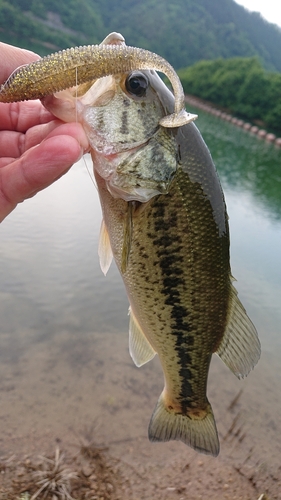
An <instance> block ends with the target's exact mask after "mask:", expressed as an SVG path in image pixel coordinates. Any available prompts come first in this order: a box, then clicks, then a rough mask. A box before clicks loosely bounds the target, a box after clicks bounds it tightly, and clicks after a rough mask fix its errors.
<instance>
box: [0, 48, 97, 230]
mask: <svg viewBox="0 0 281 500" xmlns="http://www.w3.org/2000/svg"><path fill="white" fill-rule="evenodd" d="M0 53H1V60H2V61H1V63H0V82H1V83H4V82H5V81H6V79H7V78H8V76H9V75H10V74H11V73H12V72H13V71H14V70H15V69H16V68H17V67H18V66H20V65H23V64H27V63H30V62H32V61H35V60H37V59H39V56H38V55H37V54H34V53H33V52H29V51H27V50H23V49H19V48H17V47H12V46H10V45H7V44H4V43H0ZM88 149H89V143H88V139H87V137H86V134H85V132H84V130H83V128H82V126H81V125H80V124H78V123H63V122H61V121H60V120H57V119H55V118H54V116H53V115H52V114H51V113H49V112H48V111H47V110H46V109H45V108H44V107H43V106H42V104H41V102H40V101H24V102H19V103H11V104H3V103H0V222H1V221H2V220H3V219H4V218H5V217H6V216H7V215H8V214H9V213H10V212H11V211H12V210H13V209H14V208H15V207H16V205H17V204H18V203H20V202H22V201H24V200H25V199H26V198H30V197H32V196H34V195H35V194H36V193H37V192H38V191H41V190H42V189H44V188H46V187H47V186H49V185H50V184H52V183H53V182H54V181H55V180H57V179H58V178H59V177H61V176H62V175H63V174H65V173H66V172H67V171H68V169H69V168H70V167H71V165H73V163H75V162H76V161H77V160H78V159H79V158H80V157H81V156H82V155H83V154H84V152H86V151H87V150H88Z"/></svg>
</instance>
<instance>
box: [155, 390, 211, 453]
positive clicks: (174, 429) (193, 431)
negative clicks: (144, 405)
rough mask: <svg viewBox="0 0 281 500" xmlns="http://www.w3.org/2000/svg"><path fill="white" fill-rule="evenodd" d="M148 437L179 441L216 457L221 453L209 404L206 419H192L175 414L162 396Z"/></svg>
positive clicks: (156, 439)
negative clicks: (167, 406)
mask: <svg viewBox="0 0 281 500" xmlns="http://www.w3.org/2000/svg"><path fill="white" fill-rule="evenodd" d="M148 436H149V440H150V441H170V440H173V439H174V440H179V441H183V443H185V444H187V445H188V446H191V448H194V450H196V451H199V452H200V453H206V454H207V455H213V456H214V457H216V456H217V455H218V454H219V451H220V445H219V439H218V433H217V428H216V423H215V419H214V415H213V411H212V407H211V405H210V404H208V407H207V414H206V416H205V417H204V418H202V419H198V418H191V417H189V416H186V415H183V414H180V413H175V412H174V411H171V410H169V409H168V408H166V406H165V402H164V398H163V394H161V396H160V398H159V400H158V403H157V405H156V408H155V410H154V412H153V414H152V417H151V420H150V423H149V428H148Z"/></svg>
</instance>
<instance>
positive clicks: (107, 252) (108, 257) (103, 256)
mask: <svg viewBox="0 0 281 500" xmlns="http://www.w3.org/2000/svg"><path fill="white" fill-rule="evenodd" d="M98 254H99V258H100V267H101V270H102V272H103V274H104V275H106V273H107V271H108V269H109V268H110V264H111V262H112V258H113V254H112V250H111V245H110V240H109V234H108V231H107V229H106V225H105V223H104V220H102V223H101V228H100V238H99V248H98Z"/></svg>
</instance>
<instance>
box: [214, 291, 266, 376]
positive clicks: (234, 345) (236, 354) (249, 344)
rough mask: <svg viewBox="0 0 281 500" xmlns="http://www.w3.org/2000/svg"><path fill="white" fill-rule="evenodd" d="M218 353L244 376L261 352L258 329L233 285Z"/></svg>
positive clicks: (234, 369)
mask: <svg viewBox="0 0 281 500" xmlns="http://www.w3.org/2000/svg"><path fill="white" fill-rule="evenodd" d="M217 354H218V355H219V356H220V358H221V359H222V360H223V362H224V363H225V364H226V365H227V366H228V368H230V370H231V371H232V372H233V373H234V374H235V375H236V376H237V377H238V378H243V377H246V375H248V373H249V372H250V371H251V370H252V369H253V368H254V366H255V365H256V363H257V362H258V360H259V358H260V354H261V348H260V341H259V339H258V335H257V331H256V329H255V327H254V325H253V323H252V322H251V320H250V319H249V317H248V316H247V313H246V310H245V309H244V307H243V305H242V304H241V302H240V300H239V299H238V297H237V291H236V289H235V288H234V286H233V285H231V293H230V313H229V319H228V323H227V327H226V331H225V334H224V336H223V338H222V341H221V343H220V346H219V348H218V349H217Z"/></svg>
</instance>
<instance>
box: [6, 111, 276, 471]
mask: <svg viewBox="0 0 281 500" xmlns="http://www.w3.org/2000/svg"><path fill="white" fill-rule="evenodd" d="M197 125H198V127H199V128H200V130H201V132H202V134H203V137H204V138H205V141H206V142H207V144H208V146H209V148H210V150H211V152H212V156H213V158H214V160H215V163H216V166H217V169H218V171H219V174H220V178H221V182H222V185H223V189H224V192H225V197H226V202H227V206H228V212H229V217H230V229H231V262H232V272H233V275H234V276H235V278H236V279H237V283H236V286H237V289H238V291H239V296H240V298H241V300H242V302H243V304H244V305H245V307H246V309H247V311H248V313H249V315H250V317H251V319H252V320H253V322H254V323H255V325H256V327H257V329H258V331H259V336H260V339H261V343H262V349H263V356H262V359H261V361H260V363H259V365H258V367H257V368H256V369H255V370H254V372H253V373H251V375H250V376H249V377H248V379H247V380H246V381H245V382H240V381H236V379H235V377H234V376H233V375H232V374H231V373H230V372H229V370H228V369H227V368H226V367H224V366H223V364H222V363H221V362H220V361H219V360H217V359H215V360H214V364H213V367H212V371H211V377H210V384H209V395H210V399H211V401H212V404H213V407H214V412H215V415H216V419H217V423H218V429H219V433H220V438H221V442H222V456H225V457H228V458H229V457H231V459H233V460H234V459H237V460H238V459H239V460H242V459H243V460H246V459H247V457H248V456H250V455H249V453H250V451H249V450H252V449H253V447H254V449H255V460H254V461H255V463H256V462H259V461H262V460H264V461H266V463H267V466H268V467H271V466H272V467H273V469H274V467H277V465H278V464H279V462H280V456H281V421H280V414H281V411H280V410H281V402H280V399H281V396H280V387H279V383H278V377H279V376H280V360H281V307H280V304H281V258H280V255H281V151H280V150H277V149H275V148H274V147H273V146H271V145H267V144H266V143H264V142H261V141H259V140H258V139H257V138H256V137H252V136H250V135H249V134H246V133H244V132H243V131H241V130H240V129H238V128H235V127H234V126H233V125H231V124H228V123H225V122H223V121H220V120H219V119H217V118H215V117H212V116H209V115H207V114H205V113H204V112H202V111H200V118H199V119H198V120H197ZM86 161H87V162H88V164H89V166H90V168H91V161H90V159H89V158H86ZM100 222H101V211H100V206H99V200H98V194H97V191H96V188H95V186H94V185H93V183H92V181H91V179H90V177H89V174H88V172H87V170H86V168H85V164H84V162H83V161H80V162H79V163H78V164H76V165H75V166H74V167H73V168H72V169H71V171H70V172H69V173H68V174H67V175H66V176H65V177H64V178H62V179H60V180H59V181H58V182H57V183H56V184H55V185H53V186H51V187H50V188H48V189H47V190H46V191H44V192H42V193H40V194H38V195H37V196H36V197H35V198H34V199H31V200H28V201H26V202H24V203H23V204H22V205H21V206H19V207H18V208H17V209H16V210H15V211H14V212H13V213H12V214H11V215H10V216H9V217H8V218H7V219H6V220H5V221H4V222H3V224H2V225H1V228H0V233H1V245H0V260H1V266H0V298H1V301H0V311H1V325H0V376H1V382H0V398H1V400H2V401H1V405H0V435H1V437H0V444H1V446H2V451H5V452H9V451H14V450H15V449H16V446H20V447H21V449H25V448H27V449H33V448H34V449H36V445H37V444H38V443H40V442H41V441H40V440H42V443H44V437H45V438H46V439H45V440H49V442H50V443H51V444H52V446H53V444H54V443H55V439H57V440H60V441H67V439H68V436H69V434H71V432H79V431H80V430H81V428H82V427H84V426H89V425H90V424H91V423H92V422H93V421H96V420H98V421H99V426H100V427H99V429H100V430H99V436H100V437H101V440H106V439H107V440H108V441H112V442H117V441H118V440H119V441H120V442H121V441H122V439H123V440H126V439H127V438H128V437H129V438H130V439H132V440H133V439H143V442H144V443H145V444H144V446H146V442H147V438H146V433H147V424H148V421H149V418H150V414H151V412H152V409H153V407H154V404H155V402H156V400H157V398H158V395H159V393H160V391H161V388H162V375H161V371H160V369H159V366H158V364H157V361H155V362H153V363H149V365H147V366H145V367H143V368H142V369H141V370H137V369H136V368H135V367H134V366H133V363H132V361H131V359H130V357H129V354H128V349H127V330H128V317H127V308H128V302H127V298H126V295H125V292H124V289H123V285H122V282H121V278H120V277H119V274H118V272H117V270H116V268H115V266H114V265H113V266H112V268H111V269H110V271H109V273H108V275H107V277H106V278H105V277H104V276H103V274H102V273H101V271H100V268H99V262H98V255H97V247H98V236H99V227H100ZM241 384H242V385H241ZM241 388H242V389H243V394H242V396H241V398H240V399H239V402H238V403H237V407H236V409H235V411H236V410H237V411H236V413H235V412H234V413H233V410H230V409H229V405H230V403H231V401H232V400H233V398H234V396H235V395H236V394H237V393H238V392H239V391H240V389H241ZM227 408H228V410H227ZM231 412H232V413H231ZM236 414H239V418H240V419H242V424H241V425H243V426H245V428H246V429H247V432H248V433H249V437H248V439H247V437H246V438H245V439H243V440H242V439H241V442H240V443H238V442H237V443H236V445H235V446H234V445H233V442H232V441H231V442H228V439H227V438H225V440H223V439H222V438H223V436H227V435H228V430H229V428H230V427H231V423H232V421H233V418H234V417H235V415H236ZM114 440H115V441H114ZM15 442H16V443H17V444H15ZM42 446H43V444H42ZM149 446H151V448H149V450H152V451H151V453H152V454H155V453H156V458H155V460H156V461H157V453H158V451H156V452H155V450H159V448H157V446H156V448H154V447H153V446H152V445H149ZM154 446H155V445H154ZM161 446H162V445H161ZM164 446H166V447H167V448H165V450H169V453H172V452H173V451H174V450H176V449H177V450H178V449H179V448H178V447H180V450H181V453H183V450H184V452H185V450H186V448H185V447H184V446H183V445H181V444H180V443H172V444H167V445H164ZM181 446H182V447H181ZM233 447H234V448H235V450H234V451H233ZM161 450H162V451H163V450H164V448H161ZM188 453H191V454H192V453H193V451H192V450H188ZM0 454H1V450H0ZM250 454H251V453H250ZM245 457H246V458H245ZM265 457H266V458H265ZM249 460H250V459H249Z"/></svg>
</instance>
